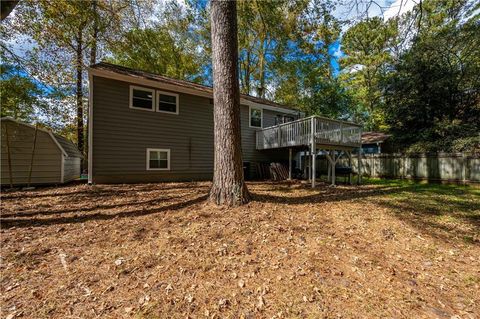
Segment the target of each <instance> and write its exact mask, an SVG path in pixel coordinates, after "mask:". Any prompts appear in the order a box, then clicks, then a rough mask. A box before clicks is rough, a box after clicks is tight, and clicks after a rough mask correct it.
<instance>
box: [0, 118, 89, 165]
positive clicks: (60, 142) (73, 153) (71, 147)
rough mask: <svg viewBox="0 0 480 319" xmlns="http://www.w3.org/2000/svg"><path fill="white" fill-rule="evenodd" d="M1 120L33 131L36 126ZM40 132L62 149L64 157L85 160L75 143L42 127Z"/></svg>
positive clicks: (11, 120) (14, 120)
mask: <svg viewBox="0 0 480 319" xmlns="http://www.w3.org/2000/svg"><path fill="white" fill-rule="evenodd" d="M0 120H1V121H2V122H4V121H10V122H14V123H17V124H20V125H23V126H26V127H29V128H31V129H35V126H33V125H31V124H28V123H24V122H21V121H19V120H16V119H13V118H11V117H2V118H0ZM38 130H39V131H42V132H45V133H47V134H48V135H49V136H50V137H51V138H52V141H53V142H54V143H55V145H57V147H58V148H59V149H60V151H61V152H62V154H63V155H65V156H68V157H80V158H83V155H82V153H80V151H79V150H78V148H77V146H76V145H75V144H73V142H71V141H70V140H68V139H66V138H65V137H63V136H60V135H58V134H55V133H52V132H51V131H49V130H46V129H43V128H40V127H39V128H38Z"/></svg>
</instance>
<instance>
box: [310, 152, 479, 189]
mask: <svg viewBox="0 0 480 319" xmlns="http://www.w3.org/2000/svg"><path fill="white" fill-rule="evenodd" d="M352 157H353V158H352V166H353V167H352V168H353V171H354V172H355V173H357V172H358V155H353V156H352ZM320 161H321V162H323V161H325V163H321V164H320V165H319V167H326V159H324V158H322V159H321V160H320ZM322 164H323V165H322ZM339 164H340V165H348V160H347V159H345V158H342V159H341V160H340V163H339ZM362 174H363V175H364V176H370V177H388V178H408V179H418V180H428V181H446V182H460V183H479V182H480V156H478V155H466V154H462V153H453V154H452V153H435V154H409V155H405V154H367V155H362Z"/></svg>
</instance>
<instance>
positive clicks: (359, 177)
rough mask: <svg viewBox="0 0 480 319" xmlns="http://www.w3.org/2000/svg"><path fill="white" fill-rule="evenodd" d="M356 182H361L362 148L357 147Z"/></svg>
mask: <svg viewBox="0 0 480 319" xmlns="http://www.w3.org/2000/svg"><path fill="white" fill-rule="evenodd" d="M357 184H358V185H360V184H362V148H361V147H360V148H359V149H358V179H357Z"/></svg>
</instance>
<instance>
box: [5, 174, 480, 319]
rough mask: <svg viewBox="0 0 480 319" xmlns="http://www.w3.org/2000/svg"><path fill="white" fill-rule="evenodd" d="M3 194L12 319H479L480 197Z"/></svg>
mask: <svg viewBox="0 0 480 319" xmlns="http://www.w3.org/2000/svg"><path fill="white" fill-rule="evenodd" d="M209 185H210V184H209V183H206V182H205V183H163V184H136V185H98V186H93V187H89V186H87V185H72V186H65V187H58V188H42V189H37V190H34V191H28V192H3V194H2V196H1V197H2V216H1V222H2V226H1V227H2V229H1V243H2V252H1V254H2V262H1V269H0V271H1V292H2V297H1V309H2V318H17V317H21V318H96V317H102V318H167V317H174V318H207V317H208V318H380V317H381V318H479V317H480V235H479V233H480V232H479V230H480V225H479V221H480V207H479V205H480V204H479V198H480V191H479V189H475V188H472V187H461V186H441V185H433V186H432V185H431V186H429V185H421V184H414V183H408V182H398V181H397V182H395V181H392V182H379V181H376V182H374V183H373V184H370V185H364V186H361V187H357V186H339V187H337V188H330V187H327V186H325V185H321V186H319V187H318V188H317V189H315V190H312V189H310V188H308V187H307V186H306V185H304V184H303V185H302V184H301V183H298V182H296V183H286V182H284V183H250V184H249V185H248V186H249V189H250V190H251V192H252V194H253V197H254V200H253V201H252V202H251V203H250V204H248V205H246V206H243V207H239V208H233V209H225V208H217V207H215V206H212V205H209V204H206V203H205V198H206V195H207V193H208V189H209Z"/></svg>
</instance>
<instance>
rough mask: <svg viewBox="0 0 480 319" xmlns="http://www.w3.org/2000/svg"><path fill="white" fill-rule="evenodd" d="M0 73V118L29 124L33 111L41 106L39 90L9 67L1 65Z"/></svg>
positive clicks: (28, 79)
mask: <svg viewBox="0 0 480 319" xmlns="http://www.w3.org/2000/svg"><path fill="white" fill-rule="evenodd" d="M0 72H1V75H0V97H1V105H2V107H1V116H2V117H4V116H8V117H12V118H14V119H18V120H22V121H26V122H31V121H32V119H33V116H34V112H35V109H36V108H38V107H40V106H43V102H42V101H40V99H39V95H40V94H41V93H42V92H41V90H40V89H39V88H38V86H37V84H36V83H34V82H33V81H32V80H31V79H30V78H28V77H26V76H24V75H21V74H20V73H19V72H18V70H15V69H14V68H13V67H12V66H11V65H5V64H2V65H1V66H0Z"/></svg>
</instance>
